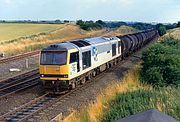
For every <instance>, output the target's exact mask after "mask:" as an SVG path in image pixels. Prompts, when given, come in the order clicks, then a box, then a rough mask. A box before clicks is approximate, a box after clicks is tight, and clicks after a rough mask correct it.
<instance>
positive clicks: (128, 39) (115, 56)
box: [39, 29, 159, 92]
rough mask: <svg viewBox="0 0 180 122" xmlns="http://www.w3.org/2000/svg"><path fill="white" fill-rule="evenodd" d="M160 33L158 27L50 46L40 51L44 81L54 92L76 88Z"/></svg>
mask: <svg viewBox="0 0 180 122" xmlns="http://www.w3.org/2000/svg"><path fill="white" fill-rule="evenodd" d="M158 36H159V35H158V32H157V30H153V29H152V30H146V31H143V32H139V33H135V34H129V35H125V36H117V37H115V36H112V37H95V38H85V39H80V40H73V41H68V42H62V43H57V44H52V45H49V46H48V47H46V48H44V49H42V51H41V54H40V66H39V69H40V79H41V84H42V86H43V87H44V88H45V89H46V90H48V91H53V92H60V91H62V90H64V89H74V88H75V87H76V86H77V85H78V84H84V83H85V82H86V81H87V80H89V79H91V78H92V77H94V76H96V75H97V74H99V73H100V72H103V71H104V70H106V69H108V68H110V67H112V66H113V65H116V64H117V63H118V62H119V61H121V60H122V59H123V58H124V57H127V56H128V55H130V54H131V53H133V52H135V51H136V50H138V49H140V48H141V47H143V46H144V45H145V44H147V43H149V42H150V41H151V40H153V39H155V38H157V37H158Z"/></svg>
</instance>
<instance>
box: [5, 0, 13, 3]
mask: <svg viewBox="0 0 180 122" xmlns="http://www.w3.org/2000/svg"><path fill="white" fill-rule="evenodd" d="M4 2H5V3H6V4H11V3H12V1H11V0H5V1H4Z"/></svg>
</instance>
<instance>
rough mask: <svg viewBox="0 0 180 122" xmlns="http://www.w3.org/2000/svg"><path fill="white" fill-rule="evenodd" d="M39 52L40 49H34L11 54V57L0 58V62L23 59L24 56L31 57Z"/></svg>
mask: <svg viewBox="0 0 180 122" xmlns="http://www.w3.org/2000/svg"><path fill="white" fill-rule="evenodd" d="M39 52H40V51H39V50H37V51H32V52H28V53H24V54H19V55H15V56H11V57H8V58H2V59H0V63H7V62H11V61H15V60H19V59H22V58H26V57H29V56H33V55H38V54H39Z"/></svg>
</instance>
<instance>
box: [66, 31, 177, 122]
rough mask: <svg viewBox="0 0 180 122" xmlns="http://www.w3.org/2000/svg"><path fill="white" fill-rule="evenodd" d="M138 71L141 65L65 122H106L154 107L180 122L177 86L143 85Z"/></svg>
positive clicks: (175, 34)
mask: <svg viewBox="0 0 180 122" xmlns="http://www.w3.org/2000/svg"><path fill="white" fill-rule="evenodd" d="M177 30H179V29H177ZM177 30H173V33H170V34H171V36H175V38H176V36H177V35H178V34H177V33H179V31H178V32H177ZM170 32H172V31H170ZM167 35H169V34H167ZM167 35H165V36H167ZM168 37H169V36H168ZM164 38H165V37H163V38H161V40H162V39H164ZM166 38H167V37H166ZM141 68H142V66H141V65H140V64H139V65H138V66H135V67H134V68H133V69H131V70H130V71H129V72H128V74H127V75H126V76H125V77H124V78H123V80H122V81H121V82H114V83H112V84H111V85H109V86H108V87H107V88H106V89H105V90H103V91H102V92H101V94H99V95H98V96H97V98H96V101H94V102H92V103H90V104H89V105H88V106H86V107H84V108H82V109H81V110H80V112H76V113H75V114H74V115H73V116H71V117H70V118H68V121H70V122H84V121H87V122H98V121H102V122H106V121H107V122H109V121H115V120H117V119H118V118H123V117H127V116H130V115H133V114H136V113H138V112H141V111H144V110H147V109H150V108H156V109H158V110H159V111H162V112H164V113H166V114H168V115H170V116H172V117H174V118H176V119H177V120H180V114H179V111H180V94H179V91H180V86H179V85H176V86H174V85H170V86H164V87H153V86H152V85H148V84H145V83H142V82H141V80H140V79H141V77H140V71H141Z"/></svg>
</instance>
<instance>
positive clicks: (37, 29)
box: [0, 23, 61, 41]
mask: <svg viewBox="0 0 180 122" xmlns="http://www.w3.org/2000/svg"><path fill="white" fill-rule="evenodd" d="M60 26H61V25H60V24H59V25H58V24H23V23H0V41H2V40H12V39H16V38H19V37H24V36H30V35H34V34H38V33H47V32H50V31H53V30H56V29H57V28H59V27H60Z"/></svg>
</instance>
